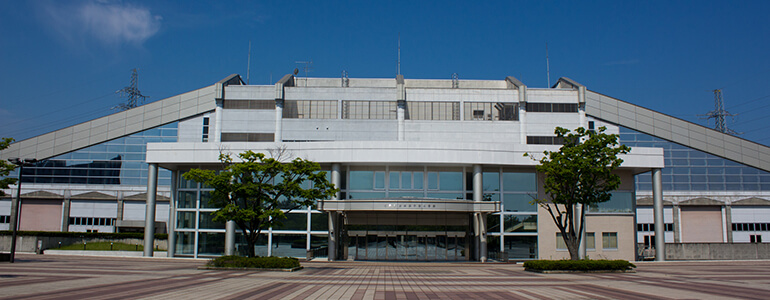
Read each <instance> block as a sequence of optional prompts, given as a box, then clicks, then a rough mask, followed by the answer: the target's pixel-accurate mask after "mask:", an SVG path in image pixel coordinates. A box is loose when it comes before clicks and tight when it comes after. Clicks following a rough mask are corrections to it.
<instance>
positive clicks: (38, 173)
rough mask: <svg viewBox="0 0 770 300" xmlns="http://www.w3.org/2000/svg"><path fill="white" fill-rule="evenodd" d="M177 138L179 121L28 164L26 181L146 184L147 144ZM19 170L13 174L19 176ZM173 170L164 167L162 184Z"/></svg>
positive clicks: (161, 178) (170, 141) (167, 184)
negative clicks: (31, 164)
mask: <svg viewBox="0 0 770 300" xmlns="http://www.w3.org/2000/svg"><path fill="white" fill-rule="evenodd" d="M176 141H177V123H176V122H174V123H171V124H167V125H163V126H160V127H156V128H152V129H148V130H145V131H142V132H139V133H135V134H132V135H130V136H126V137H122V138H119V139H115V140H112V141H108V142H104V143H101V144H98V145H93V146H90V147H88V148H84V149H80V150H77V151H73V152H70V153H67V154H62V155H59V156H56V157H52V158H49V159H46V160H43V161H40V162H38V163H36V164H35V165H34V166H30V167H24V177H23V180H24V182H25V183H54V184H108V185H146V184H147V163H145V153H146V151H147V143H173V142H176ZM16 172H17V171H14V172H13V174H10V175H9V176H11V177H14V178H15V177H18V173H16ZM170 184H171V172H170V171H168V170H165V169H160V170H159V172H158V185H159V186H170Z"/></svg>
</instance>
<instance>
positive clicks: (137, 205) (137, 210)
mask: <svg viewBox="0 0 770 300" xmlns="http://www.w3.org/2000/svg"><path fill="white" fill-rule="evenodd" d="M146 207H147V205H146V204H145V203H144V201H123V220H134V221H141V220H144V217H145V214H144V211H145V208H146Z"/></svg>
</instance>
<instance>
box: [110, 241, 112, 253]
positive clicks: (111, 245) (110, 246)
mask: <svg viewBox="0 0 770 300" xmlns="http://www.w3.org/2000/svg"><path fill="white" fill-rule="evenodd" d="M110 251H112V242H110Z"/></svg>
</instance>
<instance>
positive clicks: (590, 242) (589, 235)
mask: <svg viewBox="0 0 770 300" xmlns="http://www.w3.org/2000/svg"><path fill="white" fill-rule="evenodd" d="M585 244H586V249H587V250H594V249H596V235H595V234H594V233H593V232H586V242H585Z"/></svg>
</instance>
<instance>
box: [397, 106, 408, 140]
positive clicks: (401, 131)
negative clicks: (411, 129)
mask: <svg viewBox="0 0 770 300" xmlns="http://www.w3.org/2000/svg"><path fill="white" fill-rule="evenodd" d="M405 112H406V101H398V104H397V107H396V116H397V117H398V140H399V141H403V140H404V139H406V124H405V122H404V120H405V118H406V114H405Z"/></svg>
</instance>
